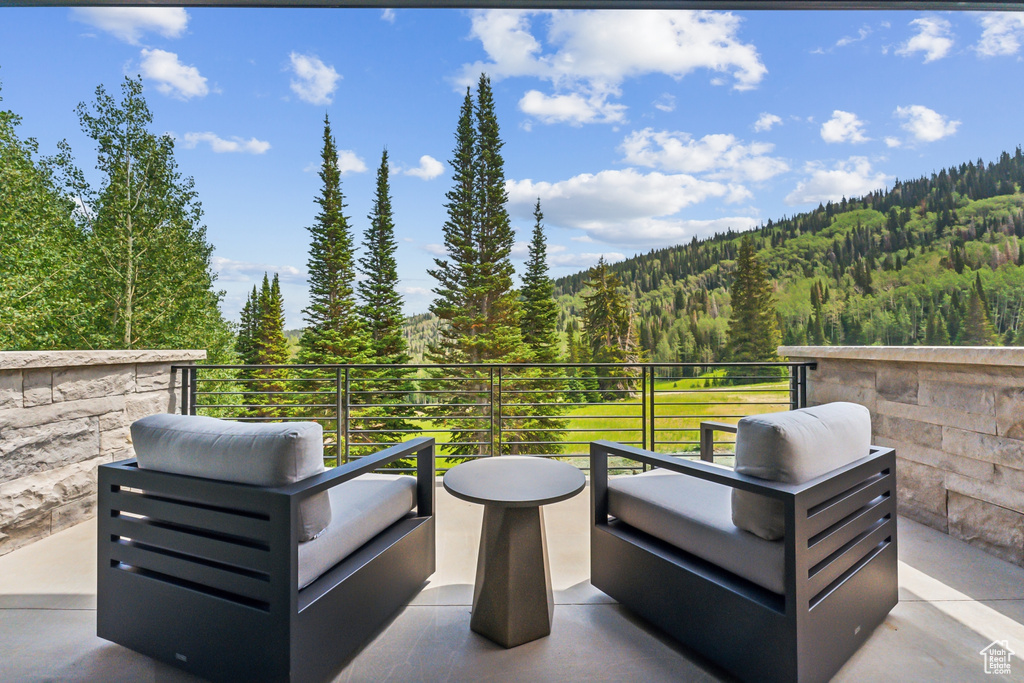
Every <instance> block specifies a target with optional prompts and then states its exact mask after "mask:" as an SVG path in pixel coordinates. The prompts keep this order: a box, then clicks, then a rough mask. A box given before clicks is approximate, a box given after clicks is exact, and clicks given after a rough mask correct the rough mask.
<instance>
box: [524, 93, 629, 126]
mask: <svg viewBox="0 0 1024 683" xmlns="http://www.w3.org/2000/svg"><path fill="white" fill-rule="evenodd" d="M615 94H618V93H615ZM609 95H611V93H607V92H602V93H592V94H590V95H586V96H585V95H581V94H580V93H569V94H567V95H545V94H544V93H542V92H540V91H539V90H529V91H527V93H526V94H525V95H523V99H521V100H519V109H520V111H522V112H523V113H524V114H529V115H530V116H533V117H534V118H537V119H540V120H541V121H542V122H544V123H569V124H572V125H574V126H579V125H581V124H584V123H616V122H619V121H622V120H623V119H624V118H625V117H624V115H625V112H626V106H625V105H622V104H612V103H610V102H608V97H609Z"/></svg>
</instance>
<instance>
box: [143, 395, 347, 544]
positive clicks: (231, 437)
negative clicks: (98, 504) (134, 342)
mask: <svg viewBox="0 0 1024 683" xmlns="http://www.w3.org/2000/svg"><path fill="white" fill-rule="evenodd" d="M131 431H132V443H133V444H134V446H135V455H136V457H137V458H138V461H139V467H140V468H142V469H148V470H158V471H161V472H171V473H173V474H187V475H189V476H193V477H204V478H206V479H218V480H220V481H230V482H236V483H239V484H253V485H255V486H284V485H286V484H292V483H294V482H297V481H301V480H303V479H306V478H307V477H311V476H313V475H314V474H319V473H320V472H323V471H324V442H323V429H322V428H321V427H320V425H318V424H317V423H315V422H284V423H255V422H231V421H228V420H218V419H216V418H212V417H200V416H196V415H171V414H166V413H162V414H157V415H150V416H148V417H144V418H142V419H141V420H136V421H135V422H134V423H132V427H131ZM298 522H299V540H300V541H308V540H310V539H312V538H314V537H315V536H316V535H317V534H319V533H320V532H322V531H323V530H324V528H325V527H326V526H327V525H328V524H330V523H331V502H330V499H329V498H328V496H327V493H326V492H325V493H318V494H316V495H314V496H311V497H309V498H307V499H306V500H304V501H302V503H301V504H300V505H299V520H298Z"/></svg>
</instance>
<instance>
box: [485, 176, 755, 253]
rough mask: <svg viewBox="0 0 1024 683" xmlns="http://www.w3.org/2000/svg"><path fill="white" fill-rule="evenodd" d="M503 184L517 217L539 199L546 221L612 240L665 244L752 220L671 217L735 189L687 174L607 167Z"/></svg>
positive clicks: (524, 215)
mask: <svg viewBox="0 0 1024 683" xmlns="http://www.w3.org/2000/svg"><path fill="white" fill-rule="evenodd" d="M505 187H506V189H507V190H508V196H509V209H510V211H511V212H512V213H513V214H515V215H516V216H518V217H522V218H528V217H529V216H530V215H531V214H532V211H533V207H534V204H535V203H536V201H537V198H538V197H539V198H540V200H541V206H542V207H544V219H545V221H546V222H547V224H548V225H555V226H560V227H564V228H572V229H577V230H582V231H583V232H585V233H586V234H587V235H588V236H590V237H591V238H594V239H598V240H601V241H604V242H610V243H619V244H630V245H641V244H644V245H667V244H674V243H678V242H680V241H682V240H684V239H689V238H690V237H691V236H693V235H694V234H704V231H705V230H706V229H708V227H709V226H712V225H714V226H719V225H725V224H728V225H731V226H732V227H734V228H736V229H745V228H747V227H750V226H752V225H754V223H755V221H754V219H752V218H746V217H739V218H723V219H716V220H714V221H692V220H681V219H678V218H673V217H672V216H674V214H676V213H678V212H679V211H680V210H681V209H683V208H685V207H687V206H690V205H691V204H697V203H700V202H702V201H705V200H707V199H711V198H718V199H726V198H727V197H728V196H729V195H730V193H731V192H733V191H734V188H733V187H732V186H730V185H726V184H723V183H718V182H710V181H706V180H699V179H697V178H694V177H693V176H690V175H686V174H675V175H666V174H663V173H658V172H654V173H648V174H643V173H639V172H637V171H635V170H633V169H625V170H609V171H601V172H599V173H595V174H591V173H584V174H581V175H578V176H574V177H572V178H569V179H568V180H563V181H560V182H555V183H550V182H534V181H532V180H529V179H527V180H519V181H516V180H509V181H507V182H506V184H505ZM723 229H724V228H723Z"/></svg>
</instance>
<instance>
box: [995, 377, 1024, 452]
mask: <svg viewBox="0 0 1024 683" xmlns="http://www.w3.org/2000/svg"><path fill="white" fill-rule="evenodd" d="M996 429H997V432H998V434H999V436H1002V437H1006V438H1009V439H1019V440H1022V441H1024V386H1018V387H1005V388H1002V389H1000V390H999V393H998V394H996Z"/></svg>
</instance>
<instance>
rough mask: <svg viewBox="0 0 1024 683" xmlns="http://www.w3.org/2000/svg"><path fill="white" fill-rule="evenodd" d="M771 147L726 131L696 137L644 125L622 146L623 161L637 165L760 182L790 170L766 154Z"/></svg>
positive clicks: (772, 147)
mask: <svg viewBox="0 0 1024 683" xmlns="http://www.w3.org/2000/svg"><path fill="white" fill-rule="evenodd" d="M774 147H775V146H774V145H772V144H769V143H766V142H753V143H750V144H749V145H746V144H743V143H742V142H741V141H739V140H737V139H736V137H735V136H734V135H728V134H716V135H705V136H704V137H702V138H700V139H699V140H695V139H693V137H691V136H690V134H689V133H682V132H669V131H654V130H652V129H650V128H645V129H644V130H641V131H634V132H633V133H630V134H629V135H628V136H626V139H625V140H624V141H623V143H622V147H621V149H622V151H623V152H624V154H625V161H626V162H627V163H630V164H635V165H638V166H646V167H648V168H659V169H661V170H664V171H674V172H681V173H704V174H707V175H708V177H709V178H711V179H714V180H723V179H724V180H732V181H735V182H742V181H753V182H761V181H764V180H768V179H769V178H772V177H774V176H776V175H778V174H780V173H784V172H785V171H788V170H789V166H788V164H786V162H785V161H783V160H781V159H778V158H775V157H770V156H767V154H768V153H769V152H771V151H772V150H773V149H774ZM744 192H746V191H745V190H744Z"/></svg>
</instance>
